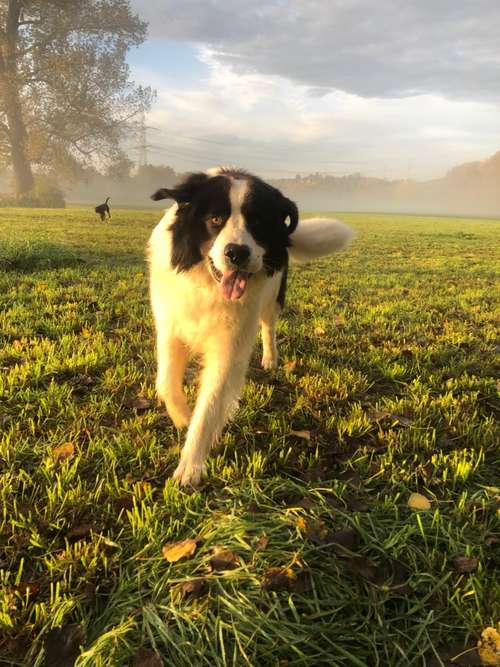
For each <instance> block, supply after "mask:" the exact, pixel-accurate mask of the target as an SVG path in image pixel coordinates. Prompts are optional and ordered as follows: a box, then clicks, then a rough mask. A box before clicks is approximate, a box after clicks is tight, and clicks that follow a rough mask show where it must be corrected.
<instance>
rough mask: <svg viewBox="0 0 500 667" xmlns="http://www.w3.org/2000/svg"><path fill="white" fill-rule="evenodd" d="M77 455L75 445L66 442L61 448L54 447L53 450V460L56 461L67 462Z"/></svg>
mask: <svg viewBox="0 0 500 667" xmlns="http://www.w3.org/2000/svg"><path fill="white" fill-rule="evenodd" d="M74 455H75V445H74V444H73V443H72V442H65V443H64V444H63V445H59V447H54V449H53V450H52V458H53V459H54V461H66V460H67V459H72V458H73V456H74Z"/></svg>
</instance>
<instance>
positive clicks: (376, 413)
mask: <svg viewBox="0 0 500 667" xmlns="http://www.w3.org/2000/svg"><path fill="white" fill-rule="evenodd" d="M368 419H369V420H370V422H372V423H375V422H380V421H383V420H384V419H390V420H391V421H394V422H398V423H399V424H401V426H410V425H411V424H413V421H412V420H411V419H409V418H408V417H405V416H403V415H396V414H394V413H392V412H389V411H388V410H372V411H370V413H369V414H368Z"/></svg>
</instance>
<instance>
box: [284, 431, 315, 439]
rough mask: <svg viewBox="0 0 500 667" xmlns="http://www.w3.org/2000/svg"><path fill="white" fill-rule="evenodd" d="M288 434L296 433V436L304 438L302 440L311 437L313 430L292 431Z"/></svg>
mask: <svg viewBox="0 0 500 667" xmlns="http://www.w3.org/2000/svg"><path fill="white" fill-rule="evenodd" d="M288 435H294V436H295V437H296V438H302V440H310V439H311V431H290V433H289V434H288Z"/></svg>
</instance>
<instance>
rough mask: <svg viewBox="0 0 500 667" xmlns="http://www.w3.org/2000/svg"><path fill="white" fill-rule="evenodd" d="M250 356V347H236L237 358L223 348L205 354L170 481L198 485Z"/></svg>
mask: <svg viewBox="0 0 500 667" xmlns="http://www.w3.org/2000/svg"><path fill="white" fill-rule="evenodd" d="M250 353H251V345H250V346H249V349H248V350H245V351H244V352H243V353H242V350H241V348H240V349H239V350H238V353H237V355H233V354H229V353H228V350H227V349H226V350H225V351H224V350H221V351H220V352H219V353H218V354H216V355H207V358H206V360H205V368H204V370H203V372H202V376H201V383H200V392H199V395H198V399H197V401H196V407H195V409H194V412H193V417H192V419H191V422H190V424H189V429H188V433H187V437H186V443H185V445H184V447H183V449H182V453H181V459H180V461H179V465H178V466H177V469H176V471H175V472H174V479H176V480H178V481H179V482H180V483H181V484H182V485H187V484H191V485H192V486H196V485H197V484H198V483H199V481H200V479H201V476H202V474H203V472H204V469H205V461H206V459H207V456H208V453H209V451H210V448H211V447H212V445H213V444H214V443H215V441H216V440H217V438H218V437H219V436H220V434H221V433H222V429H223V428H224V426H225V424H226V422H227V420H228V419H229V417H230V415H231V413H232V411H233V408H234V405H235V404H236V402H237V401H238V398H239V396H240V393H241V390H242V388H243V384H244V382H245V374H246V371H247V368H248V364H249V360H250ZM235 357H236V358H235Z"/></svg>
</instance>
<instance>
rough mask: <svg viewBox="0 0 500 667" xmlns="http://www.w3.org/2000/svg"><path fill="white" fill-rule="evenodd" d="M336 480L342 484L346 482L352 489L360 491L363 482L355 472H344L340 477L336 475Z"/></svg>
mask: <svg viewBox="0 0 500 667" xmlns="http://www.w3.org/2000/svg"><path fill="white" fill-rule="evenodd" d="M335 477H336V479H338V480H339V481H340V482H344V484H347V485H348V486H350V487H351V488H352V489H358V488H359V487H360V486H361V483H362V480H361V475H360V474H359V473H358V472H356V471H355V470H344V472H341V473H340V474H338V475H335Z"/></svg>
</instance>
